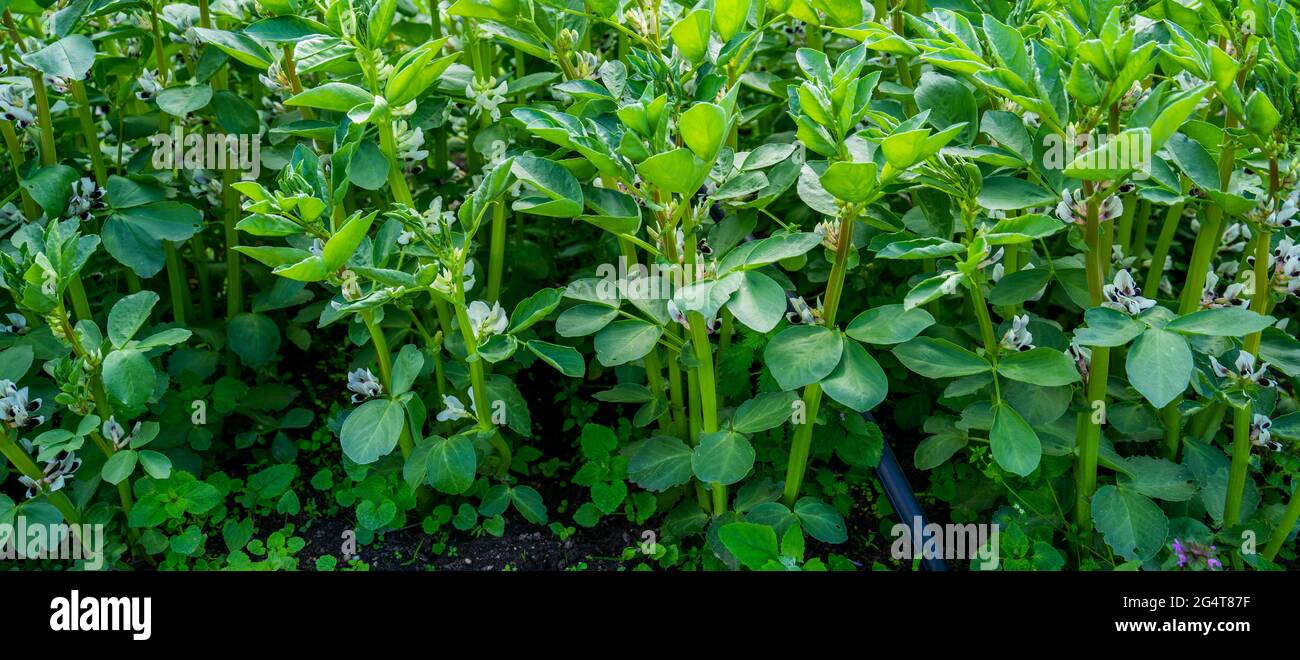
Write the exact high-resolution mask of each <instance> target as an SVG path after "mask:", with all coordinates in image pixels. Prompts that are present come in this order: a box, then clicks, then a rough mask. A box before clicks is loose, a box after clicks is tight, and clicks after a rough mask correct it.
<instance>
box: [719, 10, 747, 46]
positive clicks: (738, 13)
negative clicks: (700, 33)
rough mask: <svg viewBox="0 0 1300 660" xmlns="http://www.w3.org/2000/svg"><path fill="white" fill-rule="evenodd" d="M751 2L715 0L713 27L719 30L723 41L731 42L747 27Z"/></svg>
mask: <svg viewBox="0 0 1300 660" xmlns="http://www.w3.org/2000/svg"><path fill="white" fill-rule="evenodd" d="M749 5H750V0H715V2H714V4H713V25H714V27H716V28H717V29H718V34H719V35H721V36H722V40H723V41H724V42H725V41H731V38H732V37H734V36H736V33H737V32H740V31H741V30H742V29H743V28H744V27H745V19H747V18H748V17H749Z"/></svg>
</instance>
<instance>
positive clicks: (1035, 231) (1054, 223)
mask: <svg viewBox="0 0 1300 660" xmlns="http://www.w3.org/2000/svg"><path fill="white" fill-rule="evenodd" d="M1062 229H1065V224H1064V223H1062V222H1061V221H1060V220H1058V219H1056V218H1055V217H1053V216H1048V215H1042V214H1038V213H1033V214H1029V215H1021V216H1017V217H1014V218H1005V219H1002V220H999V221H998V223H997V224H996V225H994V226H993V228H992V229H990V230H989V231H988V232H987V233H985V234H984V240H985V241H987V242H988V244H989V245H1018V244H1020V243H1029V242H1031V241H1034V240H1036V239H1040V238H1047V237H1048V236H1051V235H1052V234H1055V233H1056V232H1059V231H1061V230H1062Z"/></svg>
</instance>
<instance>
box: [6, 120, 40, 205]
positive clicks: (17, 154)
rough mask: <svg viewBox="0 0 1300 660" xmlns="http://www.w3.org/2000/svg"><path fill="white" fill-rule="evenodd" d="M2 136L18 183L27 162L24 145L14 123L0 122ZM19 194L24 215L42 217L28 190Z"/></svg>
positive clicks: (24, 189)
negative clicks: (15, 130)
mask: <svg viewBox="0 0 1300 660" xmlns="http://www.w3.org/2000/svg"><path fill="white" fill-rule="evenodd" d="M0 135H3V136H4V140H5V149H7V150H8V151H9V163H10V164H11V165H12V166H13V168H14V180H15V181H17V180H19V179H21V178H22V177H21V171H22V166H23V163H24V162H26V159H24V158H23V148H22V145H21V144H20V143H19V142H18V134H17V133H15V132H14V125H13V124H12V123H10V122H7V121H4V120H0ZM18 194H19V195H20V196H21V197H22V200H23V215H25V216H27V217H28V218H32V219H35V218H38V217H40V215H41V211H40V209H39V208H38V207H37V206H36V200H34V199H32V195H31V193H29V192H27V189H26V188H21V187H20V188H19V189H18Z"/></svg>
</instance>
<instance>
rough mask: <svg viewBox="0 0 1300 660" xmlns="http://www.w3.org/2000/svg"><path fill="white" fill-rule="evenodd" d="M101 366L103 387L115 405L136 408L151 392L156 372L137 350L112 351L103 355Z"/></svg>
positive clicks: (146, 399) (140, 406)
mask: <svg viewBox="0 0 1300 660" xmlns="http://www.w3.org/2000/svg"><path fill="white" fill-rule="evenodd" d="M103 369H104V389H105V390H106V391H107V392H108V396H109V397H110V398H111V399H112V400H113V402H115V403H116V404H117V405H119V406H122V407H125V408H128V409H132V410H136V409H139V408H142V407H143V406H144V404H145V403H146V402H147V401H148V400H149V397H150V395H152V394H153V389H154V384H155V381H156V378H157V372H156V371H155V370H154V368H153V365H152V364H150V363H149V358H147V357H145V356H144V354H143V353H141V352H140V351H137V350H134V349H130V348H127V349H122V350H118V351H113V352H111V353H109V354H108V357H106V358H104V366H103Z"/></svg>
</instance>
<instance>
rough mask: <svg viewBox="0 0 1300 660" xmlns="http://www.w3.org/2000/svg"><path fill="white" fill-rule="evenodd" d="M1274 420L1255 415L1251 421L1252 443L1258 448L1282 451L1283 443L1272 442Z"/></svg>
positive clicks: (1265, 416)
mask: <svg viewBox="0 0 1300 660" xmlns="http://www.w3.org/2000/svg"><path fill="white" fill-rule="evenodd" d="M1272 428H1273V420H1271V419H1269V418H1268V416H1267V415H1260V414H1255V416H1254V417H1252V418H1251V421H1250V442H1251V444H1253V445H1255V446H1256V447H1266V448H1268V449H1272V450H1273V451H1282V443H1280V442H1278V441H1276V440H1272V439H1271V438H1272V437H1273V432H1272Z"/></svg>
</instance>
